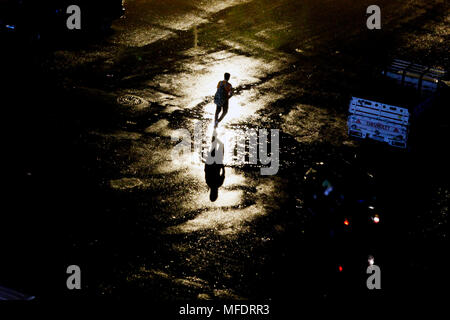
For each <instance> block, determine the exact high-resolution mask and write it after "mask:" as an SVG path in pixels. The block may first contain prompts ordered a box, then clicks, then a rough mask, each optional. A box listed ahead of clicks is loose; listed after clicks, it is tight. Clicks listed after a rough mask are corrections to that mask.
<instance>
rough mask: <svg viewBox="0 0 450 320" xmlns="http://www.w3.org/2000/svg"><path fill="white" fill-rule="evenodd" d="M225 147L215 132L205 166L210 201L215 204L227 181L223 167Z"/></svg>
mask: <svg viewBox="0 0 450 320" xmlns="http://www.w3.org/2000/svg"><path fill="white" fill-rule="evenodd" d="M223 155H224V145H223V142H222V141H220V140H219V139H218V138H217V133H216V130H214V132H213V137H212V144H211V149H210V150H209V152H208V158H207V160H206V164H205V180H206V184H207V185H208V187H209V189H210V194H209V199H210V200H211V201H212V202H214V201H216V200H217V197H218V195H219V188H220V186H222V184H223V182H224V180H225V167H224V165H223Z"/></svg>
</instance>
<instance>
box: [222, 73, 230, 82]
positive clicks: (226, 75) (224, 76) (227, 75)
mask: <svg viewBox="0 0 450 320" xmlns="http://www.w3.org/2000/svg"><path fill="white" fill-rule="evenodd" d="M223 78H224V79H225V80H227V81H228V80H230V74H229V73H228V72H225V74H224V75H223Z"/></svg>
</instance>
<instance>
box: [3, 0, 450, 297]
mask: <svg viewBox="0 0 450 320" xmlns="http://www.w3.org/2000/svg"><path fill="white" fill-rule="evenodd" d="M225 3H226V4H225ZM370 4H372V3H369V2H367V1H353V2H352V5H351V6H349V5H348V2H347V1H328V0H321V1H313V2H311V1H290V0H285V1H266V0H253V1H252V0H249V1H244V0H235V1H227V2H224V1H216V0H208V1H206V0H205V1H137V0H136V1H128V2H127V4H126V9H127V11H126V15H125V17H123V18H122V19H120V20H117V21H115V22H114V24H113V27H112V31H111V32H109V33H107V34H103V35H100V36H97V37H95V38H90V39H88V40H86V41H85V40H83V41H80V39H76V40H73V41H76V42H74V43H71V39H64V41H63V40H61V43H60V44H59V43H58V44H54V45H52V47H51V48H48V47H33V48H31V49H28V51H26V52H25V51H23V49H22V50H20V52H16V51H14V49H13V48H10V50H8V51H7V52H6V53H5V55H6V58H4V59H3V62H6V67H5V68H6V69H5V70H7V72H6V73H5V74H6V75H7V77H6V81H5V82H6V83H5V85H4V86H3V89H4V92H3V95H2V96H3V97H4V100H3V101H4V102H3V104H2V107H3V108H2V109H3V110H4V123H5V125H4V126H3V131H4V132H3V135H4V137H5V138H6V139H5V140H8V141H7V143H6V147H5V149H4V152H5V153H4V159H3V161H4V166H3V167H4V170H5V175H6V182H7V187H8V191H7V192H6V193H5V194H4V196H5V199H4V201H3V202H4V210H3V216H4V223H3V224H2V228H4V229H5V233H4V237H5V241H3V242H2V243H3V244H4V245H7V246H8V249H7V254H6V255H5V256H6V257H7V259H8V261H9V262H8V263H3V262H2V268H3V271H4V272H3V274H2V278H1V280H2V284H3V285H6V286H9V287H12V288H16V289H19V290H22V291H28V292H29V291H33V294H34V295H36V296H38V297H39V294H41V296H42V297H52V296H55V295H58V296H69V297H70V296H71V295H77V296H81V297H85V296H89V297H91V296H108V297H115V298H118V299H120V298H123V299H125V298H130V297H146V298H148V299H149V300H186V299H189V300H191V299H192V300H196V299H208V300H210V299H212V300H221V299H222V300H223V299H264V300H267V299H271V300H273V301H277V300H278V301H286V300H290V299H292V300H297V299H299V298H302V299H305V298H308V299H309V298H310V299H313V300H319V301H320V300H333V299H338V298H339V299H342V298H362V297H367V298H371V297H372V298H374V297H376V298H380V297H381V298H384V297H395V296H396V295H398V294H404V295H410V296H412V297H418V296H422V295H425V293H427V294H429V293H430V292H431V293H433V292H436V288H438V287H439V286H441V279H443V278H445V270H444V264H443V259H444V255H445V251H444V249H445V248H446V244H447V241H448V231H447V230H448V199H449V186H448V166H447V164H448V153H447V152H446V151H447V150H446V149H447V145H448V142H447V140H446V139H445V138H444V137H445V136H447V135H448V123H449V121H448V111H446V110H445V109H444V106H447V105H448V100H445V99H446V98H445V96H444V98H442V99H441V101H440V102H439V103H437V104H436V107H435V108H434V109H433V110H431V111H430V112H429V113H428V114H426V116H425V117H424V118H423V120H422V122H420V123H419V124H417V127H416V130H415V131H414V132H411V148H410V150H408V151H402V150H397V149H392V148H390V147H387V146H384V145H380V144H377V143H371V142H367V141H355V140H352V139H350V138H349V137H348V136H347V127H346V117H347V108H348V102H349V99H350V96H351V95H352V94H354V93H355V92H358V91H361V90H362V89H363V87H364V83H366V81H367V79H371V78H373V77H377V76H378V75H379V74H380V71H381V69H382V67H383V65H384V64H385V63H387V62H388V61H389V60H390V59H392V58H402V59H405V60H411V61H414V62H417V63H421V64H425V65H431V66H435V67H442V68H445V69H447V70H448V69H449V66H450V62H449V56H448V48H449V27H448V26H449V8H448V4H446V3H445V1H439V0H433V1H427V2H426V3H424V2H423V1H379V2H378V5H379V6H380V7H381V8H382V23H383V25H382V29H381V30H380V31H369V30H367V28H366V26H365V20H366V14H365V10H366V8H367V6H368V5H370ZM5 59H9V60H5ZM224 72H229V73H231V79H230V82H231V83H232V84H233V86H234V88H235V95H234V97H232V98H231V100H230V107H229V113H228V115H227V116H226V117H225V119H224V121H223V122H222V123H220V125H219V127H218V129H217V135H218V138H219V139H220V140H221V141H222V142H223V143H224V149H225V153H226V156H225V158H224V168H225V169H224V170H225V178H224V181H223V184H222V185H221V186H220V188H219V190H218V198H217V200H216V201H214V202H212V201H211V200H210V190H209V188H208V185H207V183H206V181H205V163H204V158H205V155H206V154H207V151H208V150H209V148H210V141H211V136H212V133H213V127H212V121H213V118H214V112H215V106H214V103H213V95H214V92H215V86H216V84H217V82H218V81H219V80H221V78H222V76H223V73H224ZM196 125H197V126H198V128H200V132H201V137H202V141H201V150H203V152H204V156H203V160H202V157H201V156H200V155H199V154H198V153H193V154H183V155H180V156H179V157H178V159H174V158H172V156H171V154H172V150H173V148H174V146H175V145H177V143H178V142H179V141H173V140H171V137H172V136H173V135H174V134H175V133H176V130H178V129H182V128H185V129H187V130H189V132H190V133H191V137H192V138H193V137H194V129H195V127H196ZM249 129H255V130H258V129H267V130H270V129H278V130H279V131H280V167H279V171H278V173H277V174H276V175H271V176H270V175H269V176H263V175H261V173H260V169H261V166H262V165H261V163H257V164H251V163H250V161H249V159H248V156H247V157H246V158H245V159H246V161H244V162H243V163H241V162H239V161H237V160H236V159H235V158H236V155H237V154H236V153H235V150H234V145H233V141H234V140H235V139H236V137H239V136H240V135H242V132H245V130H249ZM246 152H248V149H247V150H246ZM325 181H327V182H325ZM329 185H331V186H333V191H331V193H330V194H329V195H325V194H324V190H326V189H327V187H328V186H329ZM375 214H377V215H378V216H379V217H380V222H379V223H378V224H374V223H373V221H372V220H371V218H373V216H374V215H375ZM346 220H347V221H349V226H347V225H345V224H344V221H346ZM368 255H373V256H374V257H375V263H376V264H377V265H379V266H380V268H381V270H382V288H383V291H382V292H376V293H374V292H369V291H368V290H367V288H366V287H365V281H366V278H367V275H366V274H365V268H366V267H367V256H368ZM70 264H77V265H80V267H81V269H82V271H83V275H84V277H83V279H84V280H83V281H84V282H83V284H84V285H85V290H84V291H83V290H82V292H81V293H71V292H67V291H66V290H65V289H64V287H65V276H66V275H65V267H64V266H68V265H70ZM31 266H34V267H31ZM339 266H341V267H342V271H340V270H339ZM30 268H31V269H33V270H35V272H31V274H30V272H29V271H30V270H29V269H30ZM61 270H62V271H61ZM447 273H448V272H447ZM5 275H8V276H5ZM412 279H414V280H412ZM34 292H36V293H34ZM60 292H61V293H60Z"/></svg>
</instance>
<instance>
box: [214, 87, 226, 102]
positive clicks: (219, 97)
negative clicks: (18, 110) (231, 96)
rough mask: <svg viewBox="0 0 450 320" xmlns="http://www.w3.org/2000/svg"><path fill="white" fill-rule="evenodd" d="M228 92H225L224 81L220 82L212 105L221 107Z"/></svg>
mask: <svg viewBox="0 0 450 320" xmlns="http://www.w3.org/2000/svg"><path fill="white" fill-rule="evenodd" d="M227 96H228V92H227V90H225V81H221V82H220V85H219V87H218V88H217V91H216V94H215V95H214V103H215V104H216V105H218V106H223V105H224V104H225V102H226V101H227Z"/></svg>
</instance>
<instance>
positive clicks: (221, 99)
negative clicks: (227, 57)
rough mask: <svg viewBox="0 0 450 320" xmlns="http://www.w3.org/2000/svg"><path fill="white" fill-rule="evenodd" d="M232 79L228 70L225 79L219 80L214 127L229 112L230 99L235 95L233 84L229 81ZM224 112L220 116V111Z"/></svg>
mask: <svg viewBox="0 0 450 320" xmlns="http://www.w3.org/2000/svg"><path fill="white" fill-rule="evenodd" d="M228 80H230V74H229V73H228V72H226V73H225V74H224V80H222V81H219V83H218V84H217V91H216V94H215V96H214V103H215V104H216V115H215V116H214V128H216V127H217V125H218V124H219V122H220V121H222V119H223V118H224V117H225V115H226V114H227V112H228V100H229V99H230V98H231V96H232V95H233V86H232V85H231V83H229V82H228ZM220 111H222V114H221V115H220V117H219V113H220Z"/></svg>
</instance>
